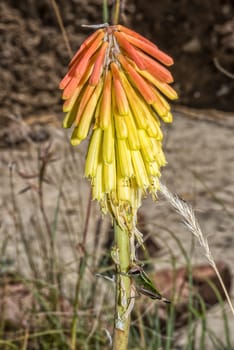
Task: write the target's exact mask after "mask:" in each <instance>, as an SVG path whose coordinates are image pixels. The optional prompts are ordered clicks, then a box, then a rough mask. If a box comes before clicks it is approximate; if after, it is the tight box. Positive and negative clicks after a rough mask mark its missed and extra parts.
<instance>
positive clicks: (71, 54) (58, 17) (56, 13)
mask: <svg viewBox="0 0 234 350" xmlns="http://www.w3.org/2000/svg"><path fill="white" fill-rule="evenodd" d="M51 5H52V7H53V10H54V12H55V15H56V18H57V21H58V24H59V28H60V30H61V32H62V35H63V40H64V42H65V45H66V48H67V52H68V54H69V56H70V57H72V56H73V53H72V49H71V45H70V43H69V40H68V36H67V32H66V30H65V27H64V24H63V20H62V17H61V14H60V11H59V7H58V5H57V3H56V1H55V0H51Z"/></svg>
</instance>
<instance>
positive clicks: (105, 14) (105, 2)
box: [102, 0, 109, 23]
mask: <svg viewBox="0 0 234 350" xmlns="http://www.w3.org/2000/svg"><path fill="white" fill-rule="evenodd" d="M102 18H103V22H104V23H108V21H109V11H108V0H103V5H102Z"/></svg>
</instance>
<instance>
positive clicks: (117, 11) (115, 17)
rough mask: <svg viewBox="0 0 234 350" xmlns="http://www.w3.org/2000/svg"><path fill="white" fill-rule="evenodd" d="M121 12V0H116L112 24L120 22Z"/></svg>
mask: <svg viewBox="0 0 234 350" xmlns="http://www.w3.org/2000/svg"><path fill="white" fill-rule="evenodd" d="M119 14H120V0H115V4H114V7H113V11H112V24H118V22H119Z"/></svg>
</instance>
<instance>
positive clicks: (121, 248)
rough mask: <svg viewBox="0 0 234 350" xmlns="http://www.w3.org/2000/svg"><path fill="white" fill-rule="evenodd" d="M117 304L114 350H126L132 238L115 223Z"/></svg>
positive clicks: (128, 325)
mask: <svg viewBox="0 0 234 350" xmlns="http://www.w3.org/2000/svg"><path fill="white" fill-rule="evenodd" d="M114 231H115V249H116V250H115V251H116V259H114V260H116V261H115V263H116V272H117V273H116V276H117V277H116V302H115V324H114V339H113V350H126V349H127V347H128V337H129V328H130V312H129V308H130V304H131V281H130V278H129V277H128V276H127V275H124V274H126V273H127V271H128V269H129V266H130V256H131V251H130V237H129V233H128V231H127V230H122V229H121V227H120V226H119V225H118V224H117V222H116V221H115V223H114Z"/></svg>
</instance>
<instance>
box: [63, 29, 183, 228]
mask: <svg viewBox="0 0 234 350" xmlns="http://www.w3.org/2000/svg"><path fill="white" fill-rule="evenodd" d="M172 64H173V59H172V58H171V57H170V56H168V55H167V54H165V53H164V52H162V51H161V50H160V49H159V48H158V47H157V46H156V45H154V44H153V43H151V42H150V41H149V40H147V39H146V38H144V37H143V36H141V35H140V34H138V33H136V32H134V31H133V30H131V29H128V28H126V27H124V26H122V25H114V26H106V27H104V28H101V29H98V30H97V31H96V32H95V33H93V34H92V35H91V36H90V37H88V38H87V39H86V40H85V41H84V43H83V44H82V45H81V47H80V49H79V50H78V51H77V53H76V54H75V56H74V57H73V59H72V60H71V62H70V64H69V71H68V73H67V74H66V75H65V77H64V78H63V80H62V81H61V83H60V88H61V89H62V90H63V95H62V98H63V99H64V100H65V101H64V104H63V111H64V112H66V116H65V118H64V121H63V126H64V127H65V128H70V127H71V126H72V125H75V128H74V130H73V133H72V136H71V143H72V144H73V145H74V146H75V145H79V144H80V142H81V141H82V140H84V139H85V138H86V137H87V135H88V133H89V131H90V128H93V132H92V135H91V137H90V143H89V148H88V152H87V155H86V164H85V176H86V177H88V178H90V179H91V183H92V197H93V199H96V200H98V201H99V202H100V205H101V208H102V210H103V211H104V212H109V213H110V214H111V215H112V216H113V217H114V218H115V219H116V220H117V221H118V223H119V225H120V226H121V227H122V228H123V229H125V228H127V229H129V230H132V229H133V230H134V227H135V221H136V220H135V215H136V212H137V210H138V208H139V207H140V205H141V199H142V195H143V194H145V193H147V192H149V193H151V194H152V196H153V197H154V198H156V191H157V190H158V188H159V177H160V168H161V167H162V166H164V165H165V164H166V159H165V156H164V153H163V150H162V139H163V134H162V130H161V127H160V119H162V120H163V121H164V122H166V123H171V122H172V114H171V111H170V105H169V103H168V101H167V99H170V100H175V99H177V97H178V96H177V93H176V91H175V90H174V89H173V88H172V87H171V86H170V85H169V84H170V83H171V82H172V81H173V77H172V75H171V73H170V72H169V70H168V69H167V68H165V66H170V65H172Z"/></svg>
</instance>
